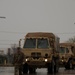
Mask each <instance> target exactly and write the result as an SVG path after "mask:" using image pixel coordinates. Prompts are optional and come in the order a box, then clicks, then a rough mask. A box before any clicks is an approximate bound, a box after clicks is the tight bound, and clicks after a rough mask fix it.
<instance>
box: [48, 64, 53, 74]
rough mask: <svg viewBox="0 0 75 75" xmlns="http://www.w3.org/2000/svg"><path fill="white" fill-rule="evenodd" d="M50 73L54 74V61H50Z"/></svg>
mask: <svg viewBox="0 0 75 75" xmlns="http://www.w3.org/2000/svg"><path fill="white" fill-rule="evenodd" d="M47 70H48V73H49V74H52V73H53V72H54V64H53V63H48V68H47Z"/></svg>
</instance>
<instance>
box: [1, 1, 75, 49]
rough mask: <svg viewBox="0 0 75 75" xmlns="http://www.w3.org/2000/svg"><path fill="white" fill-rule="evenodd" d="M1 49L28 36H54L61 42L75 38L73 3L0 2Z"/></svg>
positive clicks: (74, 9) (74, 6)
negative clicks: (43, 34) (36, 34)
mask: <svg viewBox="0 0 75 75" xmlns="http://www.w3.org/2000/svg"><path fill="white" fill-rule="evenodd" d="M0 16H4V17H6V19H3V18H0V48H8V47H10V45H11V44H14V43H18V41H19V39H20V38H24V36H25V35H26V33H27V32H53V33H55V34H56V35H58V36H59V37H60V42H64V41H66V40H68V39H69V38H71V37H73V36H75V24H74V22H75V0H0Z"/></svg>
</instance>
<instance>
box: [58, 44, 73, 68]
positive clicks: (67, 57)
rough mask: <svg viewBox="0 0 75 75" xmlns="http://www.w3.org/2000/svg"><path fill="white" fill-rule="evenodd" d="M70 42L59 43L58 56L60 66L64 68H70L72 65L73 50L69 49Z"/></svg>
mask: <svg viewBox="0 0 75 75" xmlns="http://www.w3.org/2000/svg"><path fill="white" fill-rule="evenodd" d="M71 45H72V44H70V43H60V50H59V56H60V66H64V67H65V68H66V69H71V68H72V67H73V66H72V60H73V56H74V54H73V52H72V49H71Z"/></svg>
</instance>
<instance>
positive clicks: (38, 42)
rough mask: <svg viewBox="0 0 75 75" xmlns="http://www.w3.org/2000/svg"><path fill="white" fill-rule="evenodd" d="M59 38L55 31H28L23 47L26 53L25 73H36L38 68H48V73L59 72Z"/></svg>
mask: <svg viewBox="0 0 75 75" xmlns="http://www.w3.org/2000/svg"><path fill="white" fill-rule="evenodd" d="M59 40H60V39H59V37H57V36H56V35H55V34H53V33H44V32H33V33H27V34H26V36H25V39H24V45H23V48H22V52H23V53H24V54H25V61H24V65H23V73H27V72H30V73H34V72H35V70H36V69H37V68H47V69H48V73H53V72H55V73H56V72H58V70H59V53H58V51H59V47H60V46H59Z"/></svg>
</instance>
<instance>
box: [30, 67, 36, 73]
mask: <svg viewBox="0 0 75 75" xmlns="http://www.w3.org/2000/svg"><path fill="white" fill-rule="evenodd" d="M35 72H36V68H34V67H30V66H29V73H30V74H31V73H35Z"/></svg>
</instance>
